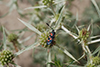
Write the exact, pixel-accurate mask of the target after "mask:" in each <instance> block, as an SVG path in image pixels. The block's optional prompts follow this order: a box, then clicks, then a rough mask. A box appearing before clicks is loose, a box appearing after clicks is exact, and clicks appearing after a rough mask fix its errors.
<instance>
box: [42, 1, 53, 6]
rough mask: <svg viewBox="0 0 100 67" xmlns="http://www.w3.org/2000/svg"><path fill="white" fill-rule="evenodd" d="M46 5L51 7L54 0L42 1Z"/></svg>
mask: <svg viewBox="0 0 100 67" xmlns="http://www.w3.org/2000/svg"><path fill="white" fill-rule="evenodd" d="M42 2H43V4H44V5H47V6H50V5H51V4H52V3H54V2H53V0H43V1H42Z"/></svg>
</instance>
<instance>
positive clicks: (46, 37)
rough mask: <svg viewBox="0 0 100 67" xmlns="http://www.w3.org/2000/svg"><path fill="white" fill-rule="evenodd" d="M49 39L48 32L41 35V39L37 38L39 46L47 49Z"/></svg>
mask: <svg viewBox="0 0 100 67" xmlns="http://www.w3.org/2000/svg"><path fill="white" fill-rule="evenodd" d="M48 37H49V33H48V32H44V33H42V34H41V37H40V38H39V41H40V44H41V45H42V46H43V47H45V48H46V47H48V45H47V43H46V42H47V39H48Z"/></svg>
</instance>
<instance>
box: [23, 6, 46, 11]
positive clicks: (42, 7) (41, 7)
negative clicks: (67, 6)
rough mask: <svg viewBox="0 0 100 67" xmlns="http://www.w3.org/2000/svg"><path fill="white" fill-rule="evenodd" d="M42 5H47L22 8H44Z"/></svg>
mask: <svg viewBox="0 0 100 67" xmlns="http://www.w3.org/2000/svg"><path fill="white" fill-rule="evenodd" d="M44 7H47V6H35V7H28V8H25V9H24V10H27V9H36V8H44Z"/></svg>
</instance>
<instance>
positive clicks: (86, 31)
mask: <svg viewBox="0 0 100 67" xmlns="http://www.w3.org/2000/svg"><path fill="white" fill-rule="evenodd" d="M29 2H31V0H29ZM67 2H68V3H67ZM71 2H72V0H67V1H66V0H61V1H59V0H58V1H57V0H43V1H41V0H40V1H37V3H36V4H35V5H34V7H28V8H25V10H28V9H30V10H31V11H29V12H27V13H25V14H24V13H23V11H22V12H20V8H19V6H18V3H17V0H11V5H14V4H15V5H16V7H17V8H16V10H17V11H18V13H19V14H20V16H21V19H22V18H25V19H29V20H28V22H25V21H23V20H21V19H19V18H18V20H19V22H21V23H23V24H24V25H25V26H26V27H25V28H23V29H21V30H13V31H12V32H13V33H10V32H9V31H8V30H7V29H6V28H5V27H4V26H2V28H1V31H2V33H3V40H1V41H2V45H1V46H0V47H1V48H2V49H1V50H2V52H1V53H0V54H1V55H0V62H1V63H0V64H2V65H5V64H7V65H8V66H9V63H11V64H12V65H15V66H18V65H17V64H15V63H14V61H12V60H13V58H15V57H17V56H19V55H20V54H22V53H23V52H25V51H27V50H30V49H33V58H34V62H37V63H40V64H41V67H44V66H46V65H47V67H52V66H53V65H55V66H57V67H66V66H67V67H83V66H84V67H86V66H87V67H95V66H100V62H99V60H100V58H99V54H100V46H99V47H95V49H94V48H93V47H92V46H91V44H93V45H94V44H96V45H98V44H99V43H98V42H100V39H99V37H100V36H99V35H97V33H100V32H96V33H95V32H93V31H95V30H96V29H95V27H96V26H97V25H96V23H94V22H96V21H97V19H94V18H92V17H91V21H90V20H89V19H86V20H87V21H89V23H88V24H86V25H85V24H84V26H82V25H83V23H87V21H83V19H84V18H83V19H82V20H81V21H80V24H82V25H79V24H78V21H79V20H78V14H77V16H76V17H75V16H74V15H73V14H72V13H71V12H70V10H69V8H70V6H69V5H71ZM91 2H92V3H93V5H94V7H95V8H96V9H95V10H96V11H97V13H96V16H97V15H99V14H100V10H99V7H98V5H97V4H96V2H95V0H91ZM32 6H33V4H32ZM10 8H12V6H11V7H10ZM9 11H10V12H8V13H11V11H12V10H9ZM8 13H7V14H8ZM7 14H5V15H3V16H2V17H4V16H6V15H7ZM27 15H28V17H27ZM99 16H100V15H99ZM46 23H48V24H49V25H50V26H51V27H52V28H53V29H54V31H55V33H56V34H55V39H54V41H53V42H54V43H53V46H52V45H47V39H48V37H49V35H50V34H49V32H51V31H52V29H51V28H49V27H47V26H46ZM87 25H88V26H87ZM93 26H94V27H93ZM98 27H99V26H98ZM99 29H100V27H99ZM15 31H17V32H18V33H17V35H16V34H15ZM27 31H29V32H31V33H33V32H34V34H32V35H30V36H28V37H27V38H25V39H21V38H22V37H23V34H22V33H23V32H24V33H26V32H27ZM97 31H98V30H97ZM34 35H36V39H35V42H34V43H33V44H31V45H29V46H25V45H23V43H24V42H26V41H27V40H29V39H30V38H32V37H33V36H34ZM69 35H70V36H69ZM6 38H7V39H6ZM77 44H78V45H77ZM12 45H13V46H14V47H13V46H12ZM41 46H42V47H41ZM51 46H52V47H51ZM92 48H93V49H94V50H92ZM7 49H9V51H6V50H7ZM13 50H16V52H15V53H12V52H10V51H13ZM35 50H38V53H37V55H36V54H35V52H34V51H35ZM10 54H11V56H10ZM55 54H56V56H55ZM2 55H3V57H2ZM9 57H11V58H9ZM58 58H60V60H59V59H58ZM84 58H86V59H84ZM2 59H3V61H2ZM42 61H43V62H42ZM44 61H45V62H46V64H45V62H44Z"/></svg>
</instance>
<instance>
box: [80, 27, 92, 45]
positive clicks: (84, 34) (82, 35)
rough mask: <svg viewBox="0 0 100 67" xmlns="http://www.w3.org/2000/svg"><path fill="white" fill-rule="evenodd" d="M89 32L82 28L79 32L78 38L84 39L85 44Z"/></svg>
mask: <svg viewBox="0 0 100 67" xmlns="http://www.w3.org/2000/svg"><path fill="white" fill-rule="evenodd" d="M89 35H90V32H89V31H87V29H85V28H83V29H82V30H81V31H80V32H79V38H80V39H81V40H83V41H84V43H85V45H87V44H86V43H87V39H88V38H89Z"/></svg>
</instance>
